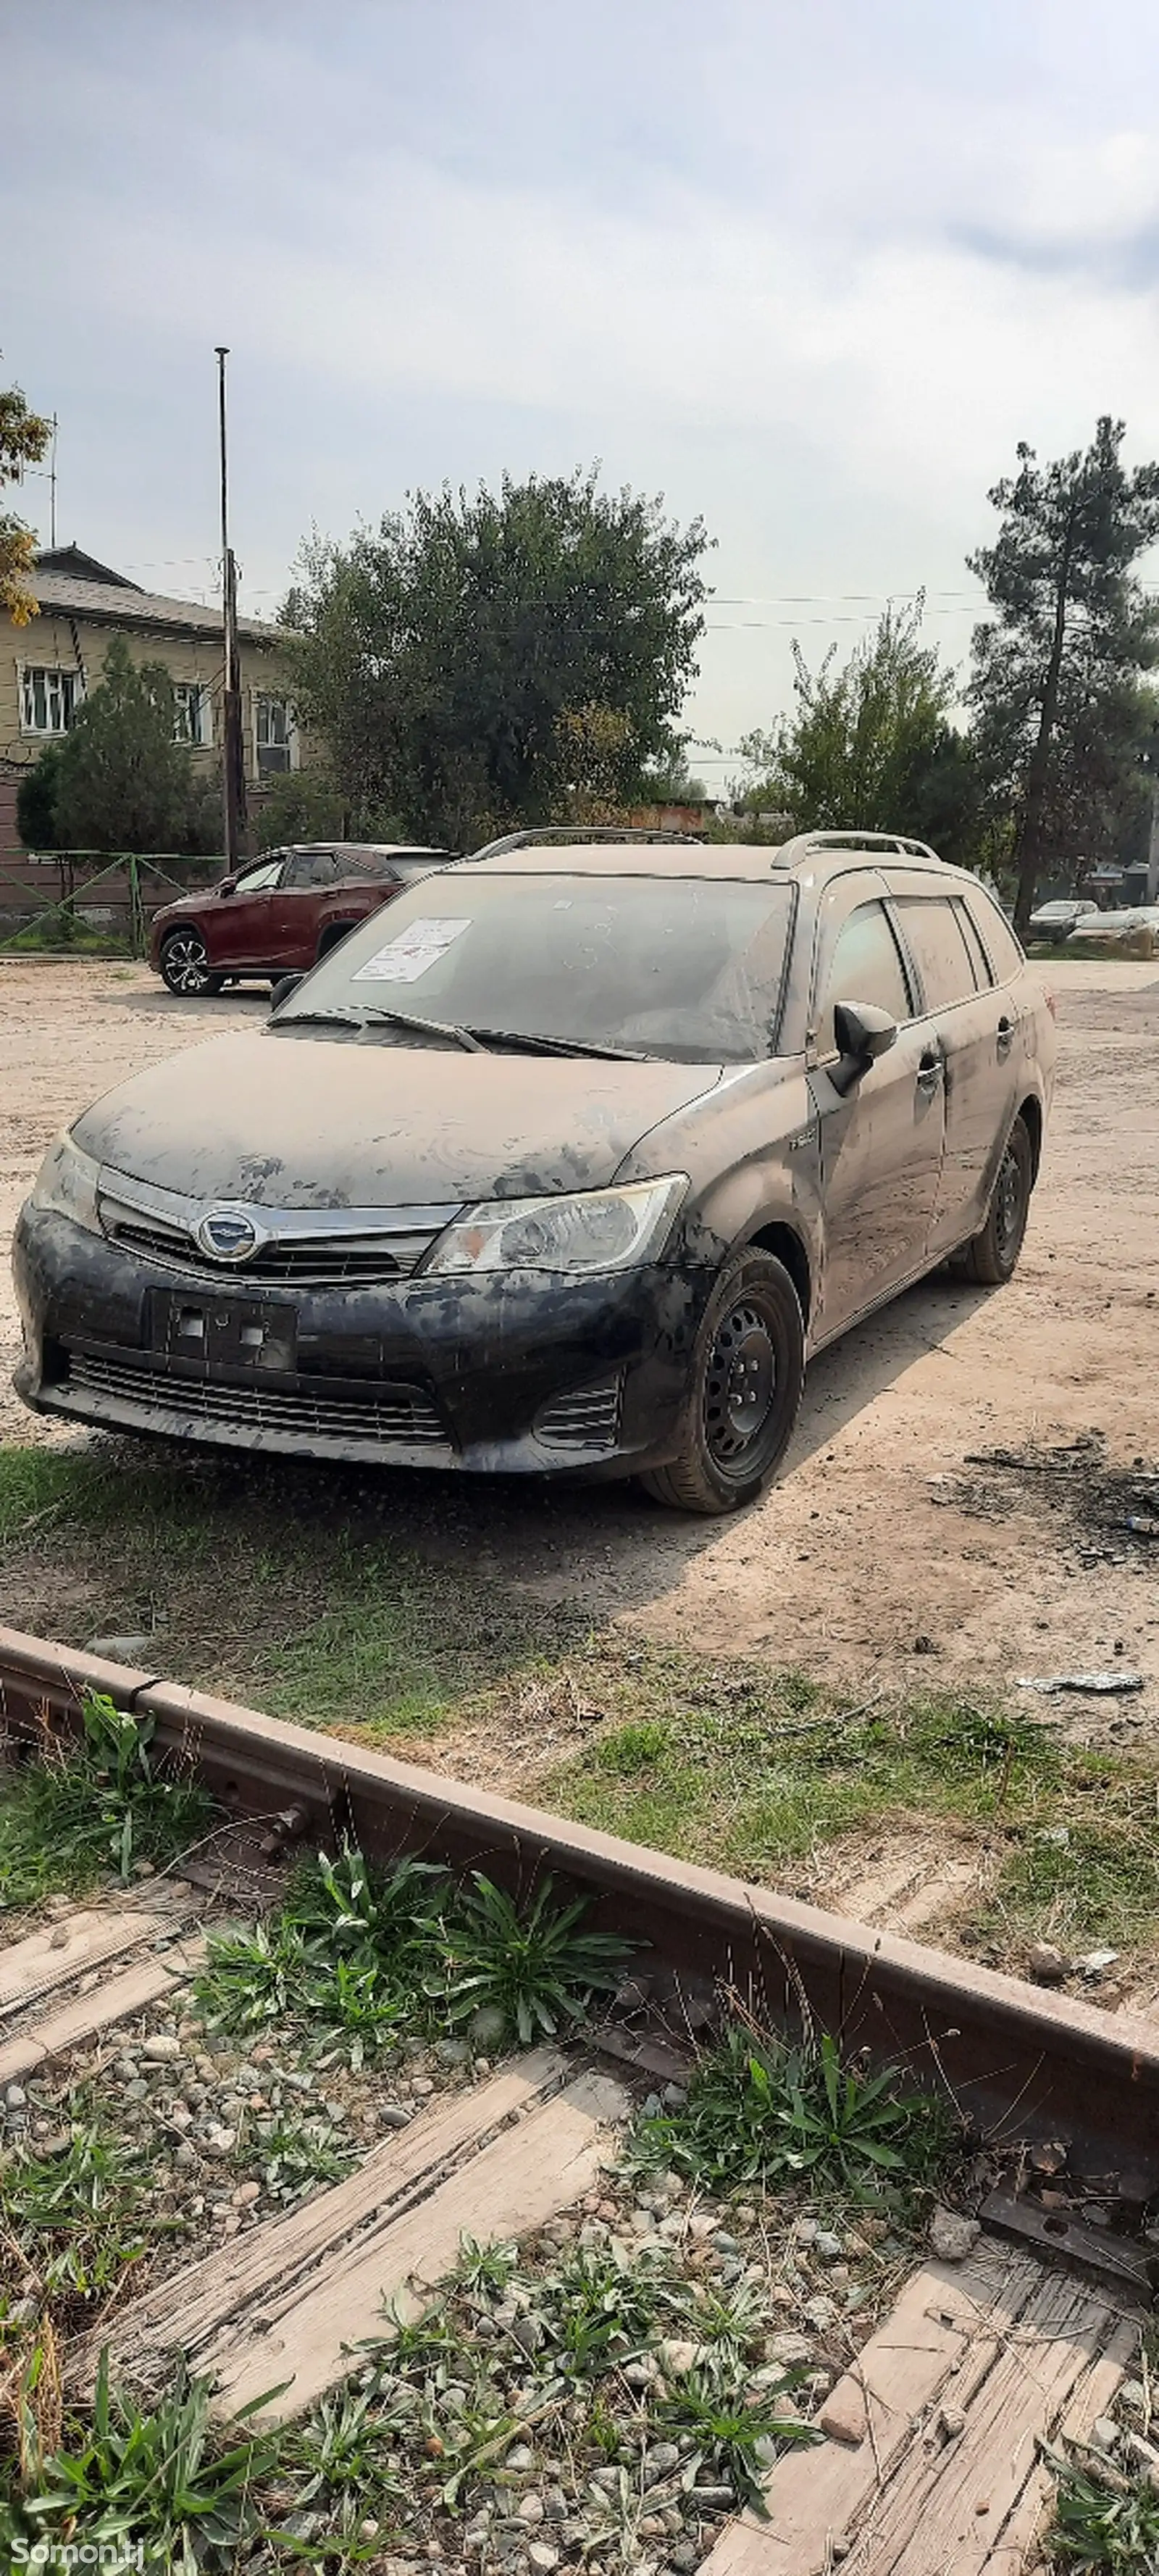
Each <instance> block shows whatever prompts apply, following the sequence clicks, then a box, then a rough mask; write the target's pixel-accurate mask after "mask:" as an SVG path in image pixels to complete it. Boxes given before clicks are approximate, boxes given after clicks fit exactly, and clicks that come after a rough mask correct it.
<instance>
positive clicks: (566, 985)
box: [274, 868, 793, 1064]
mask: <svg viewBox="0 0 1159 2576" xmlns="http://www.w3.org/2000/svg"><path fill="white" fill-rule="evenodd" d="M792 902H793V897H792V890H791V888H790V887H789V886H787V885H785V884H780V885H761V884H757V883H752V882H749V881H746V880H744V879H736V878H731V879H729V878H713V877H684V876H656V877H646V876H634V875H633V876H619V877H615V876H606V877H605V876H595V875H587V874H583V875H579V874H577V875H575V876H567V875H558V876H556V875H551V876H548V875H544V876H530V875H528V876H524V875H512V876H500V875H494V876H493V875H491V874H490V873H488V874H487V875H483V874H482V873H480V874H478V875H476V874H475V873H474V872H473V871H472V870H471V869H470V868H460V869H455V870H454V871H452V872H451V873H449V874H448V875H445V876H444V875H438V876H430V877H426V878H424V880H423V882H422V883H421V884H420V885H416V886H415V887H414V888H413V890H411V891H409V892H407V893H404V894H401V895H399V896H398V897H397V899H396V901H395V902H394V903H392V904H391V905H390V907H389V910H388V911H387V912H386V913H380V914H377V915H376V916H375V917H374V919H373V920H371V921H368V922H365V923H364V924H363V925H362V927H361V928H360V929H359V930H356V931H353V932H352V933H351V935H350V937H349V938H348V939H344V940H343V941H342V944H341V946H340V947H338V948H335V949H334V950H333V952H332V954H331V955H330V956H329V957H327V958H325V959H324V960H323V962H322V964H321V965H320V966H318V967H317V968H316V969H315V971H314V973H313V974H312V975H310V977H309V978H308V980H307V982H306V983H305V984H304V985H303V986H302V987H301V989H300V991H299V992H297V993H296V994H294V995H293V997H292V998H291V999H290V1000H288V1001H287V1002H285V1003H284V1004H283V1005H282V1008H281V1009H280V1010H279V1012H278V1014H277V1019H276V1022H275V1023H274V1025H275V1026H279V1027H288V1026H292V1025H293V1023H294V1021H295V1020H296V1019H300V1020H308V1019H309V1018H310V1017H312V1016H314V1015H317V1017H318V1018H319V1019H321V1018H323V1017H324V1015H325V1014H326V1013H327V1012H335V1013H340V1014H341V1020H342V1021H347V1020H355V1021H356V1020H357V1019H358V1018H359V1017H360V1016H361V1015H362V1014H363V1013H365V1014H366V1020H367V1026H368V1028H373V1030H374V1034H375V1035H376V1036H378V1037H380V1038H381V1039H382V1041H383V1042H384V1043H389V1042H390V1039H391V1029H390V1025H389V1023H387V1022H385V1021H383V1022H380V1023H379V1024H377V1026H376V1025H375V1022H374V1014H375V1012H376V1011H380V1012H382V1011H390V1010H397V1011H398V1012H399V1013H400V1014H402V1013H407V1012H409V1013H412V1014H414V1015H416V1016H419V1015H421V1016H422V1017H423V1018H426V1019H427V1020H431V1021H442V1022H444V1023H450V1022H453V1023H454V1024H455V1025H456V1027H458V1028H459V1029H467V1030H471V1031H478V1032H479V1033H480V1034H481V1035H482V1036H483V1037H484V1038H485V1037H486V1036H488V1035H489V1034H491V1035H494V1036H496V1037H503V1036H509V1037H510V1038H512V1039H513V1040H514V1039H518V1038H520V1037H524V1038H528V1039H531V1038H535V1037H543V1038H556V1039H560V1040H564V1041H568V1042H570V1043H571V1044H573V1045H575V1046H576V1047H579V1048H582V1047H584V1046H585V1045H590V1046H593V1047H597V1048H598V1047H607V1048H612V1049H615V1048H622V1049H623V1050H624V1051H625V1052H626V1053H639V1054H641V1055H649V1056H660V1057H665V1058H668V1059H671V1060H672V1061H674V1062H676V1063H680V1064H752V1063H755V1062H757V1061H758V1060H759V1059H760V1058H761V1057H762V1056H767V1055H769V1054H770V1053H771V1052H772V1051H773V1049H774V1046H775V1042H776V1031H777V1020H778V1016H779V1005H780V996H781V987H782V983H783V980H784V968H785V953H786V948H787V944H788V938H789V930H790V924H791V920H792ZM398 1034H399V1036H400V1037H401V1036H402V1035H403V1034H404V1033H403V1032H401V1031H400V1032H398Z"/></svg>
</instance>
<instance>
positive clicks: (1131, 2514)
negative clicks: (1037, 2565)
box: [1047, 2458, 1159, 2576]
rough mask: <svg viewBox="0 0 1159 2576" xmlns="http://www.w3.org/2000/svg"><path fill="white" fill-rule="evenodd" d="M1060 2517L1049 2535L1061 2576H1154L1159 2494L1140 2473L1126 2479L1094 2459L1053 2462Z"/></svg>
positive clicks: (1053, 2564) (1158, 2562)
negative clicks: (1085, 2462) (1082, 2462)
mask: <svg viewBox="0 0 1159 2576" xmlns="http://www.w3.org/2000/svg"><path fill="white" fill-rule="evenodd" d="M1052 2466H1054V2468H1055V2470H1056V2474H1057V2476H1058V2494H1057V2499H1056V2503H1055V2519H1054V2522H1053V2525H1052V2527H1051V2529H1050V2531H1049V2532H1048V2534H1047V2550H1048V2553H1049V2565H1050V2566H1051V2568H1052V2569H1054V2570H1055V2571H1056V2576H1154V2571H1155V2568H1156V2567H1157V2566H1159V2495H1157V2494H1156V2492H1155V2489H1154V2487H1153V2486H1152V2484H1151V2481H1150V2478H1149V2477H1148V2476H1146V2474H1145V2473H1142V2472H1139V2473H1137V2474H1136V2475H1135V2476H1133V2477H1124V2476H1123V2475H1122V2473H1121V2472H1118V2471H1116V2470H1114V2469H1111V2470H1110V2471H1109V2472H1108V2471H1107V2470H1105V2469H1104V2468H1103V2466H1102V2464H1101V2463H1100V2462H1098V2461H1097V2460H1095V2459H1094V2458H1092V2459H1091V2462H1090V2467H1089V2469H1088V2470H1084V2469H1082V2468H1080V2467H1079V2466H1078V2464H1077V2462H1076V2461H1073V2460H1071V2461H1067V2462H1065V2463H1064V2462H1061V2461H1053V2462H1052Z"/></svg>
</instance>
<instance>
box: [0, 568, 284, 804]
mask: <svg viewBox="0 0 1159 2576" xmlns="http://www.w3.org/2000/svg"><path fill="white" fill-rule="evenodd" d="M33 588H34V590H35V592H36V596H37V599H38V600H39V602H40V614H39V616H37V617H34V618H33V619H32V621H31V624H30V625H28V626H14V625H13V623H12V620H11V618H10V617H9V616H8V615H7V613H6V612H5V611H3V610H0V848H3V847H8V848H14V847H15V846H16V840H17V835H16V830H15V819H14V804H15V791H16V786H17V784H18V783H19V779H20V774H21V771H22V770H23V769H26V768H27V767H29V765H30V764H31V763H32V762H33V761H35V760H36V759H38V758H39V755H40V753H41V752H42V751H43V750H44V747H45V744H46V743H50V742H54V741H58V740H59V739H60V737H61V735H62V734H65V733H67V732H68V728H69V726H70V724H71V722H72V719H73V715H74V713H75V711H76V708H77V707H78V706H79V704H80V701H81V699H82V698H83V697H84V696H85V694H86V692H87V691H88V690H89V689H93V688H96V687H97V685H98V683H99V681H100V678H101V671H102V665H103V663H104V658H105V654H106V653H107V651H108V649H109V645H110V643H111V641H112V638H113V636H114V635H123V636H124V638H125V640H126V642H127V644H128V646H129V650H130V652H131V653H132V655H133V658H134V660H135V661H138V662H164V664H165V667H166V669H167V670H168V671H169V673H170V674H171V677H172V680H173V687H174V692H175V696H176V700H177V708H176V723H177V731H178V736H179V739H180V740H181V741H183V742H187V743H188V744H189V745H190V747H191V749H192V752H193V756H194V760H195V762H196V763H197V764H198V766H205V767H207V768H216V767H217V766H218V765H219V763H220V759H221V692H222V641H221V614H220V611H219V610H218V609H216V608H202V607H200V606H199V604H198V602H197V601H196V600H192V599H161V598H158V597H156V596H155V595H154V593H152V592H151V591H147V590H141V589H140V588H139V587H138V585H137V583H136V582H135V581H129V580H127V579H126V577H125V575H124V573H119V572H113V571H111V570H110V568H109V566H108V565H107V564H101V563H97V562H95V561H94V558H93V557H92V555H86V554H82V552H81V550H80V547H79V546H58V547H56V548H54V549H53V550H52V551H51V552H49V553H46V554H41V555H38V556H37V558H36V568H35V572H34V574H33ZM238 637H239V645H240V654H241V678H242V724H243V729H244V737H245V767H246V778H247V781H248V782H249V784H250V786H251V788H252V789H257V790H260V788H261V787H262V786H263V785H265V784H266V783H267V782H268V781H269V779H270V778H272V777H273V776H275V775H276V774H277V772H278V771H279V770H286V769H296V768H297V766H298V761H299V737H298V731H297V727H296V724H295V720H294V710H293V706H292V703H291V700H290V697H289V695H288V692H287V681H286V672H285V667H284V663H283V662H282V660H281V657H280V650H279V648H280V645H281V637H280V636H279V634H278V631H277V628H276V627H272V626H260V625H258V624H257V622H256V620H255V619H253V618H250V617H242V618H239V620H238Z"/></svg>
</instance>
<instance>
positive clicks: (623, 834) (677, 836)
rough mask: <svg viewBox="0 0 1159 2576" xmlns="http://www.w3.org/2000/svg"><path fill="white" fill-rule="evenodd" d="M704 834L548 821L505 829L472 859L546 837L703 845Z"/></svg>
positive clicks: (500, 854)
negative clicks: (534, 828)
mask: <svg viewBox="0 0 1159 2576" xmlns="http://www.w3.org/2000/svg"><path fill="white" fill-rule="evenodd" d="M704 837H705V836H704V834H703V832H652V831H647V830H645V829H644V827H643V826H642V825H637V824H634V823H545V824H543V825H542V827H541V828H540V830H539V831H538V832H505V833H504V835H503V838H502V839H501V840H499V841H488V842H486V843H485V845H484V847H483V848H482V849H481V850H472V852H471V860H472V862H474V861H475V860H477V859H499V858H503V857H504V856H505V855H506V853H507V851H508V850H535V849H539V848H540V847H541V846H542V844H543V843H544V842H545V841H546V842H551V841H559V842H562V843H565V844H566V843H567V842H569V841H570V842H582V841H611V842H622V841H669V842H673V841H674V842H676V843H688V844H689V845H690V846H691V847H692V848H693V849H699V848H702V847H703V845H704Z"/></svg>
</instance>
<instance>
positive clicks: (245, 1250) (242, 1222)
mask: <svg viewBox="0 0 1159 2576" xmlns="http://www.w3.org/2000/svg"><path fill="white" fill-rule="evenodd" d="M196 1233H197V1241H198V1243H199V1244H200V1246H201V1249H202V1251H203V1252H207V1253H208V1254H209V1257H210V1259H211V1261H248V1260H249V1259H250V1257H251V1255H252V1254H253V1253H255V1252H256V1251H257V1248H258V1244H259V1242H260V1240H261V1237H260V1235H259V1232H258V1229H257V1227H256V1225H255V1224H254V1221H253V1218H252V1217H250V1216H247V1215H246V1213H245V1210H244V1208H232V1207H215V1208H210V1209H208V1210H207V1212H206V1214H205V1215H204V1216H203V1217H202V1218H201V1221H200V1223H199V1225H198V1227H197V1230H196Z"/></svg>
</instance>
